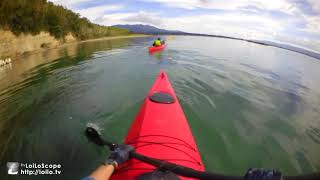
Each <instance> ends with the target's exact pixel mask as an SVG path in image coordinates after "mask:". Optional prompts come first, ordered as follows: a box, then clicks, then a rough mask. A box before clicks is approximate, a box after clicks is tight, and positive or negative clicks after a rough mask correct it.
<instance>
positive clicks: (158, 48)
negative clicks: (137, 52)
mask: <svg viewBox="0 0 320 180" xmlns="http://www.w3.org/2000/svg"><path fill="white" fill-rule="evenodd" d="M165 47H166V45H165V44H162V45H161V46H150V47H149V53H153V52H156V51H162V50H163V49H164V48H165Z"/></svg>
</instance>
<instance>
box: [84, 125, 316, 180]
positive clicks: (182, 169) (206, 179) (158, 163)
mask: <svg viewBox="0 0 320 180" xmlns="http://www.w3.org/2000/svg"><path fill="white" fill-rule="evenodd" d="M85 134H86V136H87V138H88V139H89V140H90V141H92V142H94V143H95V144H97V145H99V146H108V147H109V148H110V150H114V149H115V147H116V146H117V144H115V143H111V142H109V141H106V140H104V139H102V138H101V135H100V133H99V132H98V131H97V130H96V129H95V128H93V127H87V128H86V131H85ZM130 158H134V159H137V160H140V161H142V162H145V163H148V164H150V165H153V166H155V167H157V168H159V169H162V170H168V171H171V172H173V173H175V174H177V175H180V176H184V177H190V178H197V179H203V180H212V179H214V180H243V176H226V175H221V174H217V173H211V172H203V171H198V170H194V169H192V168H189V167H186V166H181V165H178V164H174V163H171V162H167V161H164V160H160V159H156V158H151V157H147V156H144V155H142V154H139V153H137V152H135V151H133V152H131V153H130ZM283 179H284V180H319V179H320V173H314V174H309V175H301V176H285V177H283Z"/></svg>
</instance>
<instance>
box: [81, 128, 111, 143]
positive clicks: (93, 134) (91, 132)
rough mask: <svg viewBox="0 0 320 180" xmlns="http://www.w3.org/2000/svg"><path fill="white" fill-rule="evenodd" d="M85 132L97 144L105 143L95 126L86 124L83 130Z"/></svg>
mask: <svg viewBox="0 0 320 180" xmlns="http://www.w3.org/2000/svg"><path fill="white" fill-rule="evenodd" d="M85 134H86V136H87V138H88V139H89V140H90V141H91V142H93V143H95V144H97V145H99V146H104V145H106V144H105V142H104V140H103V139H102V138H101V133H100V132H99V129H98V128H97V127H95V126H92V125H91V124H88V125H87V128H86V130H85Z"/></svg>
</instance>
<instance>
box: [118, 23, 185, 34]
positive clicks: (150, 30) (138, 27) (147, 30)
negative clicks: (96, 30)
mask: <svg viewBox="0 0 320 180" xmlns="http://www.w3.org/2000/svg"><path fill="white" fill-rule="evenodd" d="M114 27H118V28H123V29H127V30H129V31H131V32H133V33H141V34H186V33H185V32H182V31H171V30H165V29H159V28H157V27H154V26H149V25H143V24H134V25H129V24H125V25H114Z"/></svg>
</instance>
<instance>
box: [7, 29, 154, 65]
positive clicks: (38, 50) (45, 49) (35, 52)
mask: <svg viewBox="0 0 320 180" xmlns="http://www.w3.org/2000/svg"><path fill="white" fill-rule="evenodd" d="M149 36H152V35H146V34H132V35H120V36H109V37H102V38H95V39H87V40H82V41H80V40H76V41H72V42H67V43H62V44H59V45H57V46H54V47H48V48H40V49H34V50H31V51H28V52H24V53H22V54H19V55H12V56H8V57H12V58H13V59H19V58H21V57H23V56H28V55H32V54H37V53H40V52H44V51H47V50H52V49H59V48H63V47H66V46H71V45H76V44H81V43H86V42H94V41H106V40H115V39H129V38H142V37H149Z"/></svg>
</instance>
